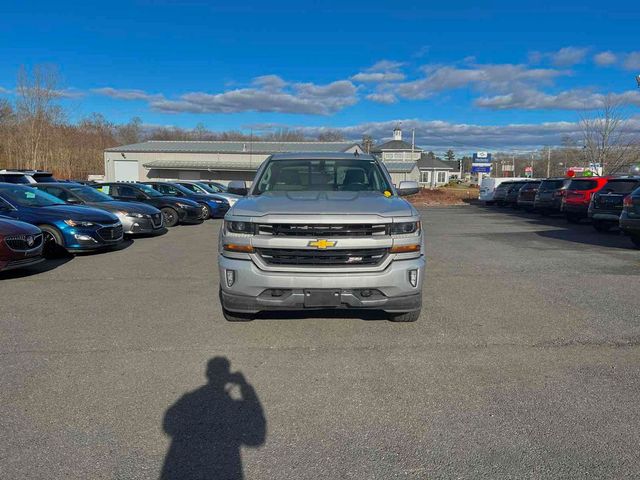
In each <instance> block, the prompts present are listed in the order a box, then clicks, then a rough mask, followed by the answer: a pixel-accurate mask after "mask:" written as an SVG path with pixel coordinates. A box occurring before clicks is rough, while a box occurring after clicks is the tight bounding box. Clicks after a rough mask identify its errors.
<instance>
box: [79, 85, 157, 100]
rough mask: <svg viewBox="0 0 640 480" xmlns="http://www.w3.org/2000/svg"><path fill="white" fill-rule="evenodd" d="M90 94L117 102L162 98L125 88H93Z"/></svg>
mask: <svg viewBox="0 0 640 480" xmlns="http://www.w3.org/2000/svg"><path fill="white" fill-rule="evenodd" d="M91 92H92V93H95V94H97V95H104V96H106V97H111V98H115V99H118V100H155V99H160V98H162V95H159V94H151V93H148V92H146V91H144V90H138V89H127V88H124V89H119V88H113V87H102V88H94V89H93V90H91Z"/></svg>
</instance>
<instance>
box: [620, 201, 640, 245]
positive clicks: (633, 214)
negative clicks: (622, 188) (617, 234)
mask: <svg viewBox="0 0 640 480" xmlns="http://www.w3.org/2000/svg"><path fill="white" fill-rule="evenodd" d="M620 230H622V231H623V232H624V233H626V234H627V235H629V236H630V237H631V241H632V242H633V244H634V245H635V246H636V247H638V248H640V188H637V189H636V190H634V191H633V192H632V193H631V194H629V195H627V196H626V197H624V200H623V202H622V213H621V214H620Z"/></svg>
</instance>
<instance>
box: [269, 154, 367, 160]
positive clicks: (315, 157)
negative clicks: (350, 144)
mask: <svg viewBox="0 0 640 480" xmlns="http://www.w3.org/2000/svg"><path fill="white" fill-rule="evenodd" d="M271 160H366V161H369V162H371V161H375V158H374V157H373V155H369V154H366V153H362V154H358V155H355V154H353V153H346V152H292V153H274V154H273V156H272V157H271Z"/></svg>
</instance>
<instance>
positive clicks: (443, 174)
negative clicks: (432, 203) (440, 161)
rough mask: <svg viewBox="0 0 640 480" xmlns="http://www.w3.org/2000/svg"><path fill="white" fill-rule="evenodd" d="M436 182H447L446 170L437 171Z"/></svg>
mask: <svg viewBox="0 0 640 480" xmlns="http://www.w3.org/2000/svg"><path fill="white" fill-rule="evenodd" d="M437 178H438V183H447V172H438V177H437Z"/></svg>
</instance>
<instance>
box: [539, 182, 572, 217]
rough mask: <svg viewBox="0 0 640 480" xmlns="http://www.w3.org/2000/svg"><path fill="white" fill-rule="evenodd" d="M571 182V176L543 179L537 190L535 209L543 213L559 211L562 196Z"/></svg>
mask: <svg viewBox="0 0 640 480" xmlns="http://www.w3.org/2000/svg"><path fill="white" fill-rule="evenodd" d="M570 182H571V179H570V178H545V179H544V180H542V182H540V186H539V187H538V191H537V192H536V198H535V200H534V202H533V209H534V210H536V211H538V212H540V213H543V214H544V213H551V212H559V211H560V206H561V205H562V196H563V195H564V192H565V190H566V187H567V186H568V185H569V183H570Z"/></svg>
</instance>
